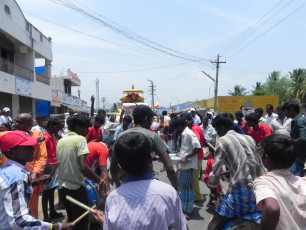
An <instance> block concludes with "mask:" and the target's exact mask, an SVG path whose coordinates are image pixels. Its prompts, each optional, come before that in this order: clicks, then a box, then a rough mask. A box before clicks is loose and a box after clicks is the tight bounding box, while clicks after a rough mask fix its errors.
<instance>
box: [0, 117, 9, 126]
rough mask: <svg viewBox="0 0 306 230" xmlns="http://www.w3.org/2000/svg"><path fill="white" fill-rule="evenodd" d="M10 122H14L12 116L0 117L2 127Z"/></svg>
mask: <svg viewBox="0 0 306 230" xmlns="http://www.w3.org/2000/svg"><path fill="white" fill-rule="evenodd" d="M9 121H12V118H11V117H10V116H4V115H2V116H1V117H0V125H1V124H4V123H8V122H9Z"/></svg>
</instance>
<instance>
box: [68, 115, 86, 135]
mask: <svg viewBox="0 0 306 230" xmlns="http://www.w3.org/2000/svg"><path fill="white" fill-rule="evenodd" d="M67 124H68V128H69V130H70V131H72V132H74V131H75V128H76V126H77V125H78V126H82V127H88V128H89V127H90V126H91V123H90V119H89V118H87V117H85V116H82V115H76V116H72V117H71V118H70V120H69V122H68V119H67Z"/></svg>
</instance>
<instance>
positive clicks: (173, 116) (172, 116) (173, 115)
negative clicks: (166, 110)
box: [170, 113, 177, 122]
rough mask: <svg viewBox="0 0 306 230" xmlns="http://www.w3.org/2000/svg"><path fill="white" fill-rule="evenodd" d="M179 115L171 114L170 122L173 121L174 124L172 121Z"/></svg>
mask: <svg viewBox="0 0 306 230" xmlns="http://www.w3.org/2000/svg"><path fill="white" fill-rule="evenodd" d="M176 116H177V115H176V114H175V113H171V114H170V120H171V122H172V120H173V119H174V118H175V117H176Z"/></svg>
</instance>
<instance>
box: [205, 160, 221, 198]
mask: <svg viewBox="0 0 306 230" xmlns="http://www.w3.org/2000/svg"><path fill="white" fill-rule="evenodd" d="M214 161H215V158H214V157H213V156H212V155H210V156H209V158H208V160H207V164H206V169H205V176H204V179H203V181H204V182H205V184H206V186H207V187H208V188H209V189H211V187H210V186H208V184H207V181H208V177H209V174H210V172H211V171H212V166H213V164H214ZM221 172H222V170H221ZM216 190H217V193H220V190H221V187H220V184H218V186H217V187H216Z"/></svg>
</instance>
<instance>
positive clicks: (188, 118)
mask: <svg viewBox="0 0 306 230" xmlns="http://www.w3.org/2000/svg"><path fill="white" fill-rule="evenodd" d="M186 123H187V126H188V128H189V129H192V126H193V118H192V116H190V115H187V117H186Z"/></svg>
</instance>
